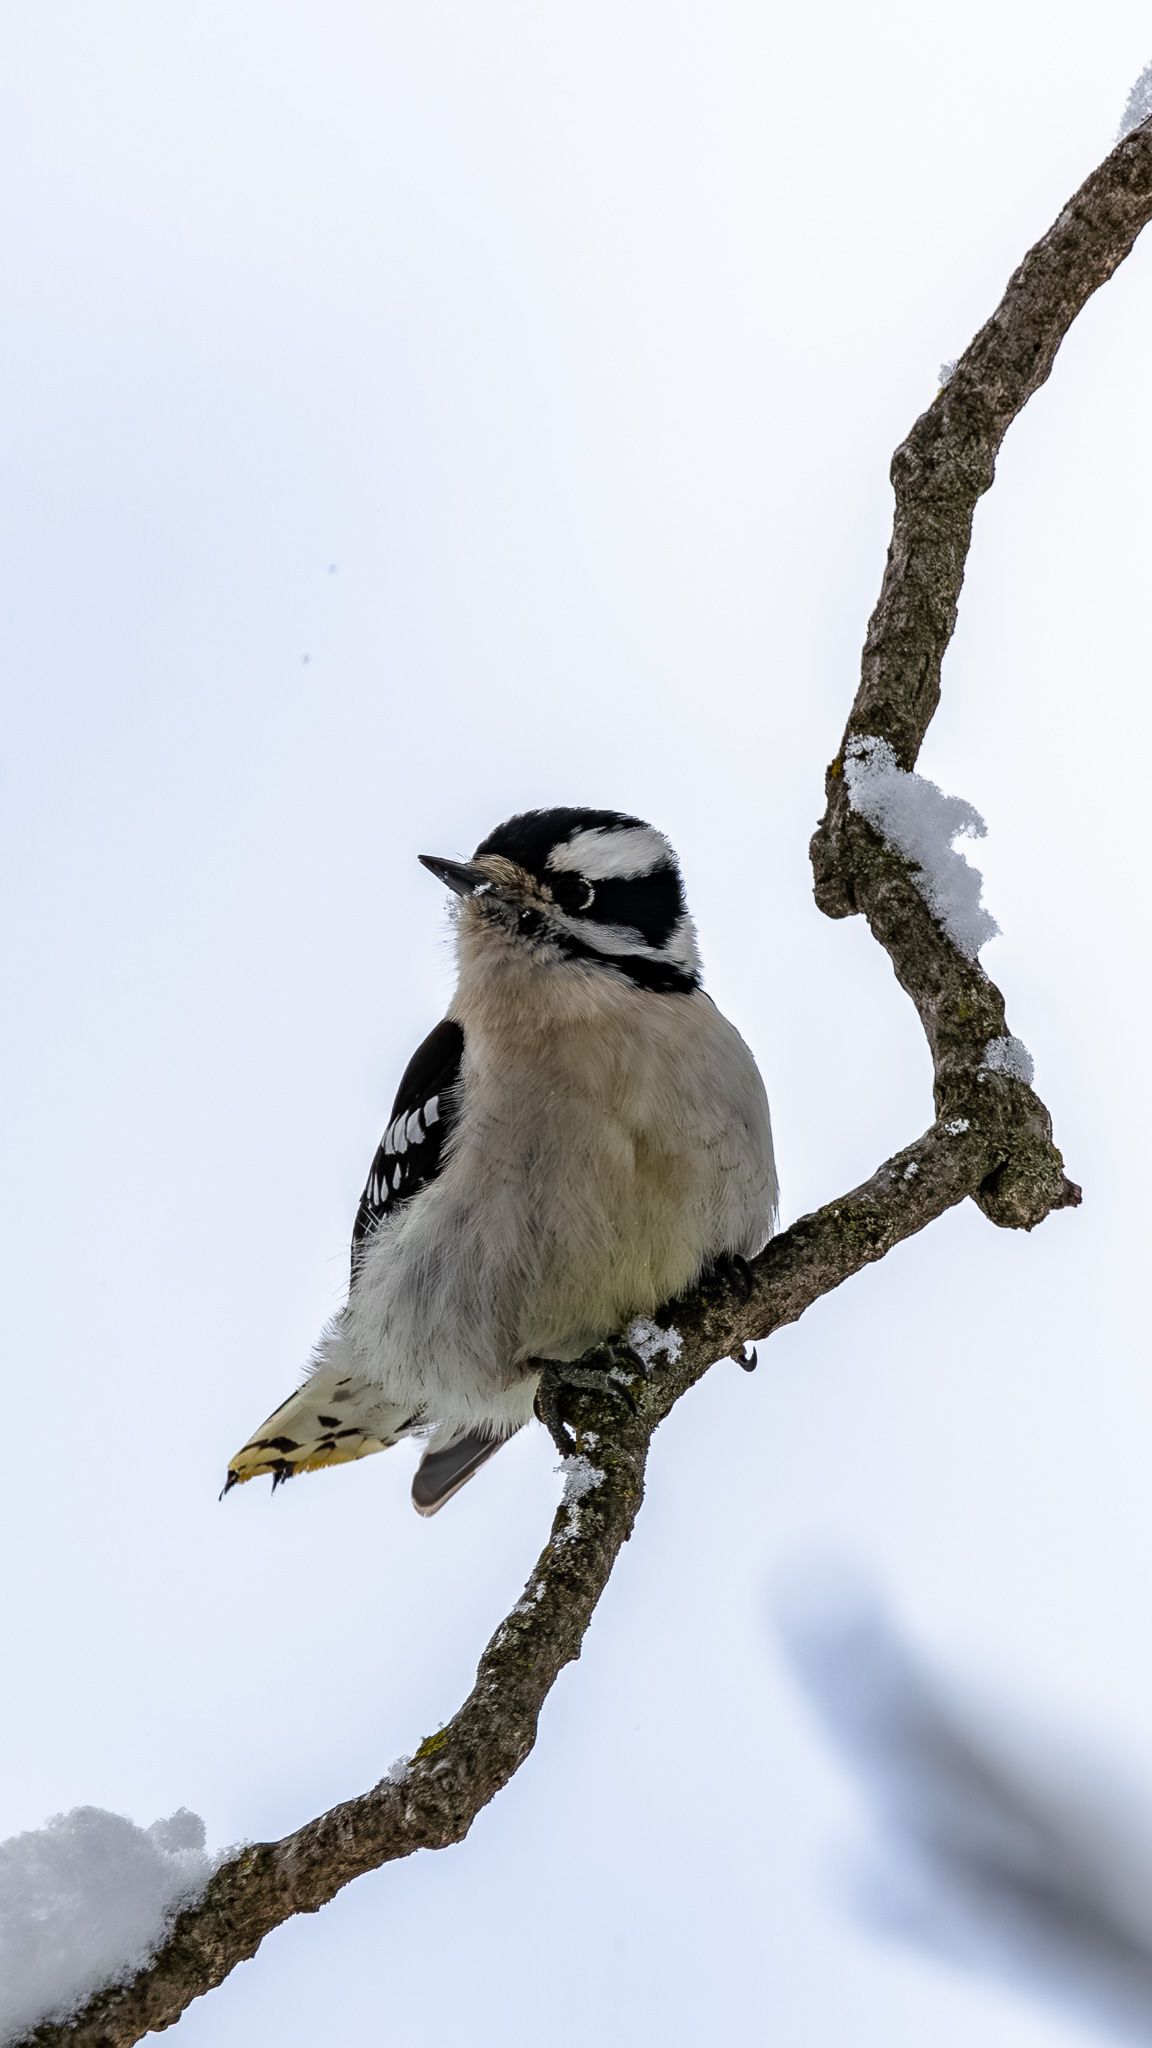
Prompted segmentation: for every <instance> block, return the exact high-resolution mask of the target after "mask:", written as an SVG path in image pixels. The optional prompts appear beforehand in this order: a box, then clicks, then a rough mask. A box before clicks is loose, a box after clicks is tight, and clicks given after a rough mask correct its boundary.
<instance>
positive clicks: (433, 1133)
mask: <svg viewBox="0 0 1152 2048" xmlns="http://www.w3.org/2000/svg"><path fill="white" fill-rule="evenodd" d="M463 1057H464V1033H463V1031H462V1030H461V1028H460V1026H459V1024H457V1023H455V1022H454V1021H453V1019H452V1018H451V1017H445V1019H444V1022H443V1023H442V1024H437V1026H436V1029H435V1030H434V1031H430V1032H429V1033H428V1036H427V1038H426V1039H425V1040H424V1043H423V1045H422V1046H420V1048H419V1050H418V1051H416V1052H414V1053H413V1055H412V1058H411V1059H410V1060H409V1062H408V1065H407V1066H406V1067H405V1069H404V1078H403V1080H402V1081H401V1083H400V1086H399V1088H398V1089H397V1090H396V1100H395V1102H394V1103H393V1104H392V1120H391V1122H390V1124H389V1126H388V1129H387V1130H386V1131H385V1133H384V1136H383V1137H382V1139H381V1140H380V1144H379V1147H378V1149H377V1152H376V1157H375V1159H374V1160H373V1161H372V1171H371V1173H370V1174H369V1175H368V1184H367V1186H366V1187H365V1189H364V1193H363V1194H362V1195H361V1197H360V1207H359V1209H358V1210H357V1211H356V1222H355V1224H354V1225H353V1229H352V1278H353V1279H355V1278H356V1265H357V1261H358V1258H359V1255H360V1249H361V1246H362V1245H363V1243H364V1240H365V1239H366V1238H367V1237H370V1236H371V1234H372V1232H373V1230H375V1228H376V1225H377V1224H378V1223H379V1221H380V1219H381V1217H383V1216H391V1215H394V1214H395V1212H396V1210H397V1209H398V1208H399V1207H400V1204H401V1203H402V1202H406V1201H408V1200H409V1199H410V1198H411V1196H413V1195H414V1194H417V1193H418V1192H419V1190H420V1189H421V1188H423V1187H427V1185H428V1183H429V1181H431V1180H435V1178H436V1175H437V1174H438V1173H439V1171H440V1159H441V1155H442V1153H443V1150H444V1141H445V1139H446V1138H447V1136H448V1134H449V1132H450V1131H451V1129H452V1126H453V1124H454V1123H455V1121H456V1083H457V1081H458V1080H459V1078H460V1062H461V1060H462V1059H463Z"/></svg>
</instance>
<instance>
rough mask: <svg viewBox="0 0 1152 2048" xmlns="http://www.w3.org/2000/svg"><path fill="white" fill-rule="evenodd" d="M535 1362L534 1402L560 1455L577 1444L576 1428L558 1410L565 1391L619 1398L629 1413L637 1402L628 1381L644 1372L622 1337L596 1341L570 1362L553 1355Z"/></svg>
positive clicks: (573, 1448)
mask: <svg viewBox="0 0 1152 2048" xmlns="http://www.w3.org/2000/svg"><path fill="white" fill-rule="evenodd" d="M592 1361H596V1362H595V1363H593V1362H592ZM537 1363H538V1365H539V1368H540V1384H539V1386H538V1387H537V1389H536V1400H535V1404H534V1405H535V1409H536V1415H537V1419H538V1420H539V1421H540V1422H542V1423H543V1424H544V1427H545V1429H546V1430H547V1431H548V1434H549V1436H550V1437H551V1438H552V1441H553V1443H554V1444H555V1446H556V1448H557V1450H558V1451H559V1453H560V1455H561V1457H562V1458H570V1457H571V1456H572V1455H573V1453H574V1451H575V1449H576V1445H577V1434H576V1431H575V1430H574V1428H573V1427H572V1424H571V1423H570V1422H568V1421H566V1420H565V1417H564V1415H563V1414H562V1412H561V1411H562V1407H563V1396H564V1394H565V1393H566V1392H577V1393H583V1394H610V1395H611V1396H612V1399H613V1400H616V1401H622V1402H623V1403H624V1406H625V1407H626V1408H627V1409H628V1411H629V1413H630V1414H632V1415H635V1413H636V1402H635V1400H634V1398H633V1395H632V1389H631V1387H630V1386H629V1384H628V1382H629V1380H631V1379H634V1378H635V1377H636V1375H637V1374H643V1371H644V1366H643V1363H642V1361H641V1360H640V1359H639V1358H637V1356H636V1353H635V1352H634V1351H632V1350H630V1349H629V1347H628V1345H627V1344H625V1343H624V1342H623V1340H622V1339H620V1338H610V1339H609V1340H608V1341H607V1342H606V1343H604V1344H598V1345H597V1346H596V1349H595V1350H594V1351H587V1352H585V1354H584V1357H583V1358H577V1359H573V1360H572V1362H571V1364H567V1363H565V1362H564V1361H563V1360H559V1359H554V1358H545V1359H541V1360H538V1361H537Z"/></svg>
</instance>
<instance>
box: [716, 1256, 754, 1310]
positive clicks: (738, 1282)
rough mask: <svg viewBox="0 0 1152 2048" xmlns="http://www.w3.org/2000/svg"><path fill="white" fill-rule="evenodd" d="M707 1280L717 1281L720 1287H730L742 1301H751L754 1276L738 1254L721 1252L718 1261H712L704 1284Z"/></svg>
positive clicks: (744, 1260)
mask: <svg viewBox="0 0 1152 2048" xmlns="http://www.w3.org/2000/svg"><path fill="white" fill-rule="evenodd" d="M709 1280H718V1281H719V1282H720V1284H721V1285H722V1286H724V1287H731V1288H732V1290H733V1292H734V1293H736V1294H738V1295H739V1296H740V1298H741V1300H743V1301H749V1300H750V1299H751V1297H752V1294H753V1293H754V1291H755V1287H756V1276H755V1274H754V1273H753V1271H752V1268H751V1266H750V1265H749V1263H748V1261H747V1259H745V1258H742V1257H741V1255H740V1253H739V1252H722V1253H721V1255H720V1257H719V1258H718V1259H713V1261H712V1264H711V1265H710V1266H709V1268H708V1271H707V1272H706V1273H705V1275H704V1281H705V1284H707V1282H708V1281H709Z"/></svg>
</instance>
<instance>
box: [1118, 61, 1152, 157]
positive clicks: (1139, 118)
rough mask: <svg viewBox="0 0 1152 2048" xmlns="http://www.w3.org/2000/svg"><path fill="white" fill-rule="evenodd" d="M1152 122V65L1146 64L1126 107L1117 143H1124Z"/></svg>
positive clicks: (1121, 118)
mask: <svg viewBox="0 0 1152 2048" xmlns="http://www.w3.org/2000/svg"><path fill="white" fill-rule="evenodd" d="M1149 120H1152V64H1146V65H1145V66H1144V69H1143V71H1142V72H1141V73H1140V76H1139V78H1138V79H1137V80H1136V83H1135V85H1134V86H1133V87H1132V90H1131V92H1130V93H1129V95H1128V98H1127V100H1126V102H1125V105H1124V112H1123V114H1122V115H1121V117H1120V126H1119V128H1118V129H1117V131H1116V140H1117V142H1123V140H1124V137H1125V136H1126V135H1131V134H1132V132H1133V130H1134V129H1136V128H1140V127H1142V126H1143V124H1144V122H1145V121H1149Z"/></svg>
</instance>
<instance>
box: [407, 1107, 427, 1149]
mask: <svg viewBox="0 0 1152 2048" xmlns="http://www.w3.org/2000/svg"><path fill="white" fill-rule="evenodd" d="M404 1136H405V1139H406V1141H407V1143H408V1144H409V1145H418V1144H419V1143H420V1140H421V1138H422V1137H423V1136H424V1126H423V1124H422V1123H421V1122H420V1111H419V1110H418V1109H414V1110H413V1111H412V1114H411V1116H410V1117H409V1119H408V1121H407V1123H406V1124H405V1126H404Z"/></svg>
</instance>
